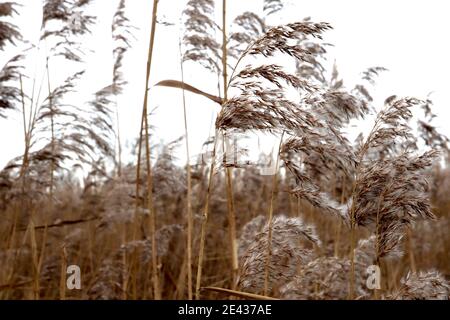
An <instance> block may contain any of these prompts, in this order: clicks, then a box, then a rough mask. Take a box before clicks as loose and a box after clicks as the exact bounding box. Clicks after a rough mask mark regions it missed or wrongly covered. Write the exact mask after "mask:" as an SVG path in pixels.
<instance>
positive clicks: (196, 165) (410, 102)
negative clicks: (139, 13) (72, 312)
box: [0, 0, 450, 300]
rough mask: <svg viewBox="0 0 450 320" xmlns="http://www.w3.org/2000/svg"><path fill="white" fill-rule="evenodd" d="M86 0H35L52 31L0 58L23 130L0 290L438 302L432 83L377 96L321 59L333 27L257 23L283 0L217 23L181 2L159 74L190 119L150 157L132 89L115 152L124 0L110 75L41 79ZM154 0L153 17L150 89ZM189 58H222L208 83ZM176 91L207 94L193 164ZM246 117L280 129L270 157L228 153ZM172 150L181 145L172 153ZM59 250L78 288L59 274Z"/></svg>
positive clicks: (442, 270)
mask: <svg viewBox="0 0 450 320" xmlns="http://www.w3.org/2000/svg"><path fill="white" fill-rule="evenodd" d="M93 1H94V0H44V1H43V22H42V26H41V31H40V32H41V38H40V39H41V40H40V42H45V43H46V44H47V45H49V46H50V47H51V48H52V50H49V51H48V53H47V55H46V57H45V59H44V61H43V65H44V66H45V70H46V72H45V75H46V76H45V77H44V78H42V79H41V78H36V77H33V72H32V70H30V68H28V67H27V66H28V65H27V64H26V63H25V62H24V61H25V60H26V59H27V55H28V54H29V52H31V51H28V50H23V51H21V50H18V49H17V50H16V54H15V55H12V56H10V57H8V59H4V60H7V61H8V62H7V63H6V64H5V65H4V66H3V68H2V69H1V70H0V125H1V123H2V122H3V123H4V122H6V121H10V117H11V114H12V113H15V114H16V115H20V119H21V121H22V119H23V138H21V137H14V138H15V139H17V141H18V143H23V146H24V148H23V154H21V155H20V156H18V157H17V158H14V159H11V161H9V162H8V164H7V165H6V166H5V167H4V168H2V169H1V170H0V217H1V219H0V299H77V300H78V299H230V298H232V299H249V298H250V299H272V298H275V299H319V300H320V299H440V300H448V298H449V295H450V286H449V282H448V281H449V277H450V257H449V246H450V238H449V235H448V230H449V227H450V153H449V149H448V146H449V144H448V141H449V140H448V138H447V137H446V136H444V135H442V134H440V133H439V130H438V129H436V128H435V127H434V125H433V122H432V120H433V118H434V113H433V108H432V101H430V99H428V98H426V97H425V98H424V97H400V96H391V97H388V98H386V100H385V102H384V105H383V106H377V105H374V103H373V98H372V96H371V90H374V89H373V87H372V86H371V84H373V83H375V80H376V78H377V76H378V74H379V73H382V72H383V71H385V69H384V68H381V67H374V68H369V69H367V70H366V71H364V72H363V77H362V79H361V84H360V85H357V86H355V87H354V88H347V87H346V86H345V85H344V81H343V79H341V78H340V75H339V73H338V69H337V67H336V66H335V67H334V69H333V70H326V68H325V67H324V65H323V61H324V60H323V59H324V58H325V57H327V54H328V53H327V50H326V49H327V46H326V44H325V43H324V41H323V40H322V35H323V34H326V32H327V31H328V30H330V29H331V28H332V26H331V25H330V24H328V23H325V22H313V21H310V20H309V19H304V20H301V21H299V22H296V23H289V24H285V25H280V26H272V25H268V23H267V21H268V20H267V17H268V16H270V15H282V14H283V3H282V1H277V0H265V1H262V0H261V3H263V5H264V16H259V15H257V14H255V13H252V12H245V13H244V14H242V15H239V16H237V17H233V20H232V21H233V22H232V25H231V26H229V25H226V24H225V23H223V21H225V20H226V18H227V15H228V14H229V12H227V1H226V0H223V1H213V0H189V1H187V6H186V8H185V10H184V11H183V14H182V17H181V18H182V20H181V21H182V28H183V35H184V36H183V38H182V39H181V40H180V46H179V47H180V52H181V54H182V55H181V57H182V59H181V61H176V62H174V63H178V64H180V66H181V70H182V72H181V75H180V78H179V79H167V80H163V81H160V82H159V83H157V85H156V86H159V87H171V88H172V90H176V91H182V93H183V101H180V104H183V110H184V115H182V116H184V124H185V127H184V128H183V130H184V132H185V134H184V136H182V137H180V139H178V140H176V141H173V142H170V143H167V144H165V145H163V146H162V147H161V146H158V147H159V148H160V149H161V150H162V152H159V154H158V155H155V152H154V149H155V148H156V144H155V141H157V140H159V138H158V137H155V136H154V134H153V123H152V115H153V113H152V112H153V111H152V112H150V104H151V102H152V91H149V90H145V93H144V92H143V96H144V100H143V104H142V118H141V120H140V123H141V128H140V130H139V129H138V130H136V131H137V132H136V139H135V141H134V143H135V145H134V147H133V154H124V151H123V150H124V148H123V143H124V142H123V139H122V137H121V132H120V130H118V128H119V125H118V124H119V121H120V120H121V119H120V117H119V116H118V112H117V110H118V108H121V107H122V106H120V105H119V104H118V103H117V97H118V96H120V95H121V94H122V93H123V90H124V88H125V87H126V83H127V78H128V77H132V76H133V75H132V74H130V75H129V74H127V73H126V72H124V69H123V66H122V61H123V59H124V57H125V56H126V55H127V52H128V50H129V49H130V43H132V41H131V40H130V39H131V37H132V32H133V27H132V22H131V21H130V20H129V19H127V11H126V8H127V7H126V5H127V2H128V1H125V0H120V1H118V4H119V5H118V7H117V10H116V12H115V14H114V16H113V17H112V28H111V32H112V34H111V37H112V39H113V43H114V48H113V52H112V55H113V57H114V65H112V66H111V72H112V74H113V83H111V84H110V85H109V86H108V87H105V88H104V89H102V90H100V91H98V92H96V93H95V95H94V98H93V99H92V101H90V102H89V103H88V104H85V105H83V106H81V105H77V101H73V100H71V99H70V97H71V94H72V93H74V92H76V91H77V86H78V82H77V80H78V79H79V78H80V77H82V75H83V71H81V70H80V71H79V72H76V73H74V74H73V75H71V76H69V77H68V78H67V79H66V80H65V81H63V82H61V83H57V81H53V80H52V77H51V74H52V66H53V65H54V64H53V62H54V61H60V62H61V61H63V62H64V63H77V61H82V60H83V55H82V54H80V52H81V51H80V50H78V49H79V48H80V47H82V46H83V37H84V36H85V35H86V34H88V33H89V28H91V27H92V25H94V24H95V23H96V21H95V20H96V19H95V18H96V17H95V16H91V15H87V14H86V13H85V12H86V8H87V7H88V6H89V5H90V3H91V2H93ZM130 1H131V0H130ZM165 2H166V1H165V0H159V1H156V0H155V1H154V2H153V12H152V15H151V16H150V14H149V19H150V20H149V24H151V31H150V34H149V35H148V36H149V49H148V59H147V64H146V65H145V66H144V65H143V66H142V68H146V79H145V80H146V88H148V87H149V79H150V75H151V74H152V58H153V51H154V47H156V45H157V43H155V34H157V33H158V32H162V31H160V30H162V29H161V28H163V27H164V26H162V25H161V23H160V22H159V20H158V19H157V17H158V7H160V6H164V5H165ZM21 8H22V6H20V5H17V4H15V3H12V2H4V1H2V2H0V51H1V52H2V58H3V57H4V56H6V55H7V53H8V54H9V52H11V51H14V49H15V48H19V46H20V43H21V42H22V37H21V30H20V29H19V28H18V27H17V26H16V25H15V23H14V17H16V16H17V15H19V14H20V11H21ZM219 14H220V15H219ZM74 17H76V19H75V20H74ZM217 17H221V18H222V19H221V20H220V19H219V21H217V20H218V19H217ZM230 19H231V18H230ZM155 50H157V49H155ZM19 51H20V52H19ZM330 59H331V60H332V58H330ZM279 61H282V62H283V63H282V65H279V64H277V62H279ZM2 62H3V59H2ZM153 63H154V62H153ZM186 63H194V64H198V65H199V66H202V67H204V69H205V72H208V73H211V74H214V75H217V79H218V80H217V81H218V93H214V92H206V90H204V89H203V88H201V87H199V86H193V85H191V84H188V83H187V82H185V81H184V73H183V66H184V65H185V64H186ZM286 63H291V64H292V65H295V68H293V69H294V70H290V69H289V68H287V67H286V66H285V64H286ZM54 72H56V71H55V70H53V73H54ZM142 80H144V79H142ZM25 81H26V82H27V83H32V89H31V90H30V89H28V86H24V82H25ZM38 88H41V89H38ZM188 94H189V95H192V94H194V95H200V96H203V97H204V99H208V100H210V101H208V103H215V104H217V105H218V106H220V112H219V113H218V114H217V118H216V119H215V134H214V135H213V136H211V138H210V140H208V141H206V142H205V148H204V149H205V154H200V155H198V161H192V159H193V158H194V157H193V156H194V154H193V153H192V150H189V144H188V141H189V134H188V133H189V130H188V128H192V127H193V126H194V125H195V124H193V123H188V121H187V119H188V117H187V113H189V109H190V106H189V105H188V104H187V102H186V100H185V99H184V97H185V95H188ZM205 101H206V100H205ZM155 112H157V111H155ZM370 115H373V116H372V117H371V116H370ZM356 120H357V121H364V125H365V126H366V127H367V128H369V129H370V130H369V131H368V132H367V133H364V134H362V133H361V134H360V135H359V136H358V138H357V139H356V140H355V141H353V139H350V138H349V137H348V136H347V135H346V133H345V132H348V130H347V129H348V128H349V126H350V123H351V122H352V121H356ZM20 125H21V126H22V124H20ZM261 132H264V133H267V134H271V135H273V136H274V137H276V140H277V141H278V142H277V143H276V145H275V146H274V148H273V149H274V150H275V152H274V157H273V158H272V159H271V161H272V162H271V165H272V168H274V171H273V172H272V174H262V172H263V171H262V170H263V169H264V168H263V167H264V165H263V164H264V163H265V162H268V160H267V159H268V156H267V155H264V154H261V155H260V161H257V162H255V163H253V164H246V163H240V162H239V161H236V159H242V158H241V157H244V154H245V150H238V151H236V150H235V149H233V148H231V149H232V150H231V149H230V148H227V146H228V145H229V144H230V142H231V141H234V140H233V139H235V138H239V137H245V136H249V135H250V136H251V135H255V134H258V133H261ZM2 139H10V137H3V138H2ZM19 139H23V141H20V142H19ZM2 148H4V147H2ZM206 150H208V152H209V154H208V157H205V156H206ZM230 150H231V151H230ZM241 152H242V154H241ZM180 154H181V155H182V159H190V161H187V162H186V163H185V164H184V165H180V164H179V163H178V162H179V161H178V162H177V159H176V158H177V157H178V156H179V155H180ZM128 159H132V160H128ZM68 168H77V170H78V169H80V170H81V169H83V170H84V171H83V175H82V176H80V175H79V174H76V173H74V172H75V171H76V170H75V169H68ZM77 172H78V171H77ZM80 177H81V178H80ZM71 265H76V266H78V267H79V268H80V275H81V288H79V289H77V288H76V289H71V288H69V287H68V283H69V282H70V281H71V274H72V273H71V272H68V267H69V266H71ZM375 267H376V268H375ZM374 268H375V269H374ZM377 268H379V269H377ZM370 270H372V271H373V270H379V271H380V276H379V277H378V278H377V279H378V280H379V283H377V281H372V280H371V279H375V278H374V274H371V271H370ZM371 281H372V282H371ZM370 284H375V285H377V284H378V285H379V286H377V287H376V288H374V287H373V286H371V285H370Z"/></svg>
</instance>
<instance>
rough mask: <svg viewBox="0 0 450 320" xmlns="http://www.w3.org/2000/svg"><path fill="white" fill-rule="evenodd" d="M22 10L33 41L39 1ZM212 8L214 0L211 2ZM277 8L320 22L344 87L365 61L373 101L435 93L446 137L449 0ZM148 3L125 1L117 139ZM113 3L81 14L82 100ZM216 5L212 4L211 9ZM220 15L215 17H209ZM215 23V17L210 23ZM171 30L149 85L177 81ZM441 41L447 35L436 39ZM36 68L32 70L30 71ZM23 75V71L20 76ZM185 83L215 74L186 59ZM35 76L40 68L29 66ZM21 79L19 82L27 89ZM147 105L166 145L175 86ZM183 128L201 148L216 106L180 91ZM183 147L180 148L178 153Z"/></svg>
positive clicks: (249, 3)
mask: <svg viewBox="0 0 450 320" xmlns="http://www.w3.org/2000/svg"><path fill="white" fill-rule="evenodd" d="M0 1H1V0H0ZM17 2H19V3H21V4H23V7H21V8H19V11H20V13H21V16H19V17H16V18H15V19H14V22H15V23H17V24H18V25H19V26H20V27H21V29H22V31H23V34H24V37H25V39H27V40H29V41H31V42H33V43H36V41H37V39H38V37H39V27H40V21H41V14H42V13H41V10H40V6H41V0H20V1H17ZM186 2H187V1H186V0H160V1H159V15H160V16H162V17H163V18H162V19H163V20H168V21H170V22H177V21H178V19H179V17H180V15H181V11H182V10H183V8H184V7H185V4H186ZM216 2H217V3H218V4H217V6H220V4H221V2H222V1H216ZM227 2H228V13H229V15H228V19H229V22H231V21H232V19H233V18H234V17H235V16H236V15H238V14H239V13H241V12H243V11H248V10H251V11H255V12H257V13H261V11H262V0H239V1H238V0H229V1H227ZM286 2H287V4H286V7H285V9H284V10H283V11H281V12H280V13H278V14H277V17H276V18H271V20H270V21H269V22H271V23H272V24H279V23H286V22H293V21H299V20H302V19H303V18H304V17H307V16H310V17H311V18H312V20H313V21H317V22H319V21H326V22H329V23H331V24H332V26H333V27H334V30H332V31H329V32H327V33H326V36H325V41H326V42H329V43H332V44H333V45H334V47H333V48H330V50H329V54H328V60H329V63H330V65H331V64H332V63H333V62H334V60H336V63H337V65H338V68H339V72H340V75H341V77H342V78H343V79H344V83H346V84H347V85H348V87H350V88H351V87H352V86H353V84H355V83H356V82H357V81H358V80H359V78H360V72H361V71H363V70H365V69H367V68H368V67H373V66H383V67H385V68H388V69H389V72H386V73H383V74H382V76H381V77H380V78H379V80H378V81H377V87H376V88H375V91H372V92H373V93H374V95H375V97H376V101H378V102H379V103H381V102H382V101H383V100H384V98H386V97H387V96H390V95H392V94H397V95H399V96H403V95H409V96H415V97H418V98H425V97H426V96H427V94H428V93H430V92H432V91H433V92H434V93H433V95H432V99H433V100H434V102H435V109H434V110H435V112H436V113H437V114H438V118H437V119H435V123H434V124H435V125H437V126H438V127H439V128H440V129H441V131H443V132H445V133H447V135H449V136H450V126H449V125H448V124H447V122H448V120H450V111H449V101H450V81H449V79H448V77H449V76H450V58H449V57H450V42H449V41H448V32H449V30H450V27H449V24H450V22H449V21H450V20H449V19H448V13H449V12H450V10H449V9H450V8H449V7H450V6H449V3H450V2H449V1H445V0H427V1H424V0H422V1H419V0H395V1H392V0H377V1H360V0H359V1H358V0H342V1H335V0H315V1H294V0H292V1H286ZM152 3H153V1H150V0H129V1H128V4H127V6H128V9H127V12H128V16H129V18H130V20H131V22H132V24H133V25H134V26H135V27H137V28H139V29H138V30H137V31H135V36H136V41H135V42H134V47H133V48H132V49H131V50H130V51H129V52H128V55H127V57H126V59H125V70H124V73H125V78H126V79H127V80H128V82H129V85H128V87H127V89H126V91H125V93H124V95H123V96H122V97H121V98H120V99H119V105H120V108H121V109H120V110H121V111H120V117H121V132H122V134H123V136H124V139H125V140H130V139H132V138H134V137H135V136H137V134H138V130H139V129H138V128H139V123H140V122H139V121H140V112H141V110H142V100H143V92H144V86H143V85H144V80H145V64H146V56H147V47H148V39H149V28H150V18H151V10H152V8H151V6H152ZM116 6H117V1H112V0H95V1H94V5H93V6H92V8H91V9H90V10H89V11H90V13H91V14H95V15H97V16H98V21H97V26H96V27H95V28H94V29H93V33H92V35H90V36H89V37H87V39H86V42H85V45H87V46H89V47H90V50H91V51H92V52H88V54H87V56H86V63H85V64H84V65H79V68H84V69H86V70H87V73H86V75H85V77H84V78H83V80H82V82H81V88H80V91H81V93H82V94H81V97H82V99H81V100H82V101H80V104H81V103H83V102H84V101H86V100H89V98H90V97H89V96H88V94H89V93H94V92H95V91H97V90H99V89H101V88H103V87H104V86H106V85H109V84H110V83H111V75H112V63H113V60H112V43H111V40H110V39H111V35H110V30H111V29H110V28H111V27H110V23H111V18H112V14H113V12H114V11H115V9H116ZM218 9H220V8H218ZM218 17H219V15H218ZM218 22H219V24H221V22H220V20H218ZM179 36H180V34H179V27H178V26H175V27H164V26H161V25H158V27H157V30H156V42H155V43H156V45H155V48H154V57H153V66H152V76H151V80H150V86H151V85H152V84H155V83H156V82H158V81H160V80H164V79H180V78H181V75H180V66H179V50H178V39H179ZM445 39H447V40H445ZM15 52H17V50H16V49H14V48H11V49H10V50H8V51H7V52H6V54H5V55H4V54H3V53H2V56H1V57H0V65H2V64H3V63H4V62H5V61H6V60H7V59H8V58H10V57H11V55H12V54H14V53H15ZM38 69H39V68H38ZM74 70H77V68H76V66H70V65H68V64H66V63H57V64H56V65H54V66H53V68H52V71H51V73H52V74H51V77H52V81H54V82H55V83H57V82H58V81H61V80H63V79H64V78H65V77H66V76H67V75H68V73H69V71H74ZM29 73H30V74H32V72H29ZM185 73H186V74H185V80H186V82H188V83H190V84H192V85H194V86H196V87H198V88H200V89H202V90H204V91H207V92H211V93H213V94H217V78H216V76H211V75H209V74H208V72H207V71H206V70H203V69H201V68H198V67H196V66H193V65H192V64H189V63H187V64H186V65H185ZM38 74H39V71H38ZM28 87H29V83H28V84H26V88H28ZM149 99H150V100H149V101H150V105H149V107H150V108H154V107H158V108H157V109H156V111H155V115H154V116H153V117H151V118H150V122H151V123H152V124H153V125H155V126H156V127H157V129H156V132H155V138H154V139H155V140H156V141H155V140H154V141H153V142H159V141H160V140H164V141H166V142H167V141H171V140H173V139H175V138H177V137H179V136H181V135H182V134H183V133H184V125H183V109H182V103H181V102H182V100H181V99H182V98H181V92H180V91H179V90H177V89H170V88H160V87H156V88H152V89H151V91H150V95H149ZM187 107H188V125H189V135H190V137H189V138H190V146H191V154H192V155H195V154H196V153H198V152H199V151H200V147H201V145H202V143H203V142H204V141H205V140H206V138H207V137H208V136H209V132H211V127H212V126H213V119H214V115H215V112H217V111H218V108H219V107H218V106H217V105H214V104H213V103H212V102H210V101H208V100H206V99H205V98H202V97H197V96H194V95H192V94H189V93H187ZM20 121H21V115H20V114H19V113H18V112H12V113H11V112H10V113H9V118H8V119H7V120H3V119H0V137H2V138H1V139H2V140H1V142H0V144H1V148H0V150H1V151H0V168H2V167H3V166H4V165H5V164H6V163H7V161H8V160H10V159H11V158H13V157H15V156H17V155H20V154H21V153H22V152H23V132H22V126H21V125H22V124H21V122H20ZM182 150H183V149H182Z"/></svg>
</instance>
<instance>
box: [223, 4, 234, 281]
mask: <svg viewBox="0 0 450 320" xmlns="http://www.w3.org/2000/svg"><path fill="white" fill-rule="evenodd" d="M226 18H227V1H226V0H223V2H222V74H223V103H224V104H225V103H226V101H227V100H228V68H227V23H226V22H227V20H226ZM223 138H224V141H225V139H226V136H225V135H224V137H223ZM224 152H225V156H226V150H224ZM233 158H234V157H233ZM231 170H232V169H231V168H230V167H229V166H226V168H225V171H226V189H227V206H228V225H229V237H230V250H231V274H232V280H231V281H232V282H231V289H235V287H236V284H237V282H236V280H237V274H238V255H237V245H236V214H235V210H234V197H233V175H232V172H231Z"/></svg>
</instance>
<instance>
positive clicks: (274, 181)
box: [264, 131, 284, 296]
mask: <svg viewBox="0 0 450 320" xmlns="http://www.w3.org/2000/svg"><path fill="white" fill-rule="evenodd" d="M283 137H284V131H283V133H282V134H281V138H280V144H279V146H278V152H277V160H276V162H275V172H274V174H273V176H272V191H271V195H270V205H269V214H268V219H267V220H268V222H269V232H268V233H267V237H268V239H267V249H266V250H267V251H266V263H265V265H264V295H265V296H266V295H267V294H268V291H269V266H270V259H271V256H272V226H273V203H274V199H275V189H276V187H277V183H278V166H279V162H280V150H281V144H282V143H283Z"/></svg>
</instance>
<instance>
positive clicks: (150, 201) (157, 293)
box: [136, 0, 161, 300]
mask: <svg viewBox="0 0 450 320" xmlns="http://www.w3.org/2000/svg"><path fill="white" fill-rule="evenodd" d="M158 2H159V1H158V0H153V12H152V22H151V30H150V43H149V49H148V57H147V69H146V78H145V93H144V106H143V108H142V126H143V128H144V130H145V147H146V148H145V149H146V150H145V158H146V169H147V206H148V210H149V212H150V238H151V242H152V280H153V298H154V299H155V300H160V299H161V292H160V290H159V276H158V263H157V253H156V239H155V233H156V217H155V211H154V206H153V191H152V189H153V182H152V172H151V159H150V143H149V139H150V136H149V132H148V129H149V128H148V127H149V124H148V109H147V103H148V83H149V79H150V71H151V65H152V57H153V47H154V42H155V31H156V19H157V9H158ZM142 139H143V135H142V131H141V132H140V133H139V145H141V143H142ZM136 183H139V177H138V179H137V182H136ZM136 196H137V197H138V196H139V195H136ZM136 199H138V198H136ZM136 201H138V200H136Z"/></svg>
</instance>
